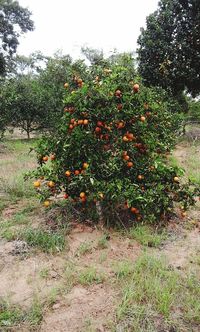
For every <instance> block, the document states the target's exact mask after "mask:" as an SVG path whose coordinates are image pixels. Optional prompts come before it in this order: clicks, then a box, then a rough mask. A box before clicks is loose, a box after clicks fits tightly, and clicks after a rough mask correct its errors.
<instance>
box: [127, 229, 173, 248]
mask: <svg viewBox="0 0 200 332" xmlns="http://www.w3.org/2000/svg"><path fill="white" fill-rule="evenodd" d="M129 236H130V237H131V238H132V239H135V240H136V241H138V242H140V243H141V244H142V245H143V246H148V247H158V246H160V245H161V244H162V243H163V241H164V240H166V238H167V234H166V232H165V231H164V230H162V231H161V232H160V233H159V232H158V231H156V230H155V229H153V228H151V227H150V226H146V225H138V226H136V227H132V228H131V229H130V231H129Z"/></svg>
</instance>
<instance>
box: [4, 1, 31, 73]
mask: <svg viewBox="0 0 200 332" xmlns="http://www.w3.org/2000/svg"><path fill="white" fill-rule="evenodd" d="M30 16H31V13H30V11H29V10H28V9H27V8H23V7H21V6H20V5H19V3H18V1H13V0H0V43H1V44H0V75H5V74H6V72H7V71H8V68H9V65H10V62H11V59H12V55H13V54H14V53H16V50H17V46H18V44H19V36H20V35H21V34H22V33H25V32H27V31H32V30H33V29H34V24H33V21H32V20H31V19H30Z"/></svg>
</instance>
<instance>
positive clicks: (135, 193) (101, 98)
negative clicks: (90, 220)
mask: <svg viewBox="0 0 200 332" xmlns="http://www.w3.org/2000/svg"><path fill="white" fill-rule="evenodd" d="M123 60H124V61H121V60H120V64H118V63H114V64H112V65H110V67H109V68H107V67H106V68H105V65H98V66H97V65H96V66H95V65H93V66H91V67H90V68H89V69H88V73H87V77H88V79H87V81H84V82H83V80H82V78H81V77H80V76H78V74H77V73H74V75H72V77H68V78H67V82H66V83H67V84H65V89H66V97H65V100H64V103H65V107H64V112H63V116H62V118H61V120H60V124H59V126H58V128H57V130H56V131H55V132H54V134H53V135H51V136H49V137H45V138H43V139H42V140H41V141H40V144H39V145H38V148H37V154H38V163H39V167H38V169H37V170H36V171H34V172H33V173H32V176H35V177H38V178H39V177H40V178H39V180H38V181H37V183H35V186H36V187H37V191H38V193H39V195H40V196H41V198H42V199H43V200H45V206H49V202H50V201H51V200H52V199H53V196H54V197H58V195H59V197H62V198H63V199H68V200H70V202H71V204H75V205H81V206H83V207H84V209H85V210H87V208H88V209H90V210H92V208H93V207H94V208H96V207H97V212H98V213H99V215H100V219H102V218H103V217H104V219H105V217H106V215H108V214H110V212H111V211H112V213H114V214H115V213H118V212H119V211H120V213H122V212H123V213H125V214H126V216H128V218H131V219H132V220H136V221H140V220H144V219H145V220H148V221H156V220H159V219H160V218H164V217H166V216H168V215H169V214H171V213H172V209H173V206H174V202H180V203H181V205H182V209H183V210H186V209H187V208H188V206H189V205H191V204H194V195H195V194H197V189H195V188H191V184H189V183H186V184H182V183H181V181H180V176H181V175H182V174H183V171H182V170H181V169H179V168H178V167H170V166H169V165H168V164H167V162H166V159H167V156H166V155H167V154H168V153H169V151H170V150H171V149H172V148H173V147H174V145H175V138H176V130H177V129H178V127H179V123H180V115H179V113H178V111H179V109H178V105H177V104H176V103H175V102H174V101H173V100H172V99H170V98H169V96H168V95H167V94H166V93H165V92H164V91H163V90H160V89H155V88H153V89H151V88H147V87H145V86H143V85H142V84H141V83H140V78H139V77H136V76H135V74H134V70H133V67H132V62H131V60H130V61H129V59H127V57H125V58H124V59H123ZM49 199H50V201H49ZM105 211H107V212H105ZM184 213H185V212H183V216H184Z"/></svg>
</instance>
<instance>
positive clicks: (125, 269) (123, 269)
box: [114, 260, 134, 279]
mask: <svg viewBox="0 0 200 332" xmlns="http://www.w3.org/2000/svg"><path fill="white" fill-rule="evenodd" d="M133 271H134V265H133V263H132V262H130V261H127V260H124V261H121V262H117V263H115V265H114V272H115V275H116V277H117V279H120V278H124V277H127V276H129V275H130V274H131V273H133Z"/></svg>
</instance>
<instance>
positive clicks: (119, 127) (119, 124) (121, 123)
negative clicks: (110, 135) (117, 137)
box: [117, 121, 124, 129]
mask: <svg viewBox="0 0 200 332" xmlns="http://www.w3.org/2000/svg"><path fill="white" fill-rule="evenodd" d="M117 128H118V129H121V128H124V122H122V121H121V122H119V123H118V125H117Z"/></svg>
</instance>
